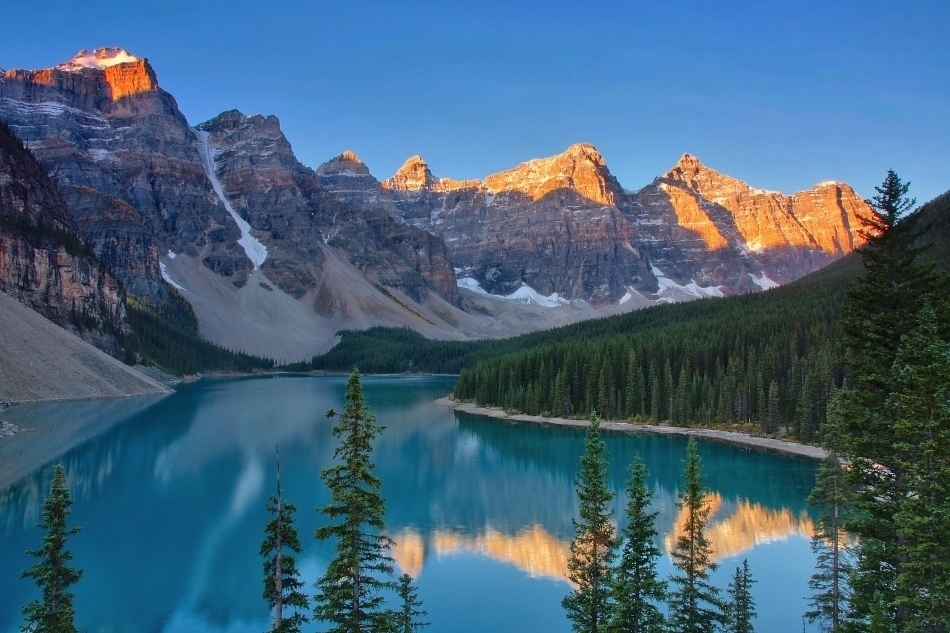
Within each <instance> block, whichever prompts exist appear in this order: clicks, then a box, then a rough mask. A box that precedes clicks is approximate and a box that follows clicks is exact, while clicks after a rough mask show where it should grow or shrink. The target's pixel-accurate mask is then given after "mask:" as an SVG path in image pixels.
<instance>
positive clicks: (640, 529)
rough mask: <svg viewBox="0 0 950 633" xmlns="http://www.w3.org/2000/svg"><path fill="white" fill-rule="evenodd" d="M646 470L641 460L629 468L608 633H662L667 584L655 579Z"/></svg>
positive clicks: (653, 531)
mask: <svg viewBox="0 0 950 633" xmlns="http://www.w3.org/2000/svg"><path fill="white" fill-rule="evenodd" d="M646 482H647V469H646V466H645V465H644V463H643V461H642V460H641V459H640V456H639V455H637V458H636V459H635V460H634V462H633V465H632V466H631V467H630V479H629V480H628V481H627V525H626V527H625V528H624V529H623V533H622V537H623V549H622V551H621V554H620V563H619V564H618V565H617V569H616V570H615V572H614V584H613V603H614V604H613V612H612V613H611V627H610V630H611V632H612V633H613V632H616V633H661V632H662V631H663V630H664V618H663V613H662V612H661V611H660V608H659V605H660V604H662V603H663V600H664V599H665V597H666V583H664V582H663V581H661V580H659V579H658V578H657V575H656V562H657V560H658V559H659V558H660V549H659V548H658V547H657V546H656V536H657V533H656V516H657V513H656V512H650V504H651V502H652V500H653V491H652V490H648V489H647V486H646Z"/></svg>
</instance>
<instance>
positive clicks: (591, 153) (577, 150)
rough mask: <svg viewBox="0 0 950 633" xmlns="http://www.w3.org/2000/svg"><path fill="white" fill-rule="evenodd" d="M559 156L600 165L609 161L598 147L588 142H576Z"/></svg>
mask: <svg viewBox="0 0 950 633" xmlns="http://www.w3.org/2000/svg"><path fill="white" fill-rule="evenodd" d="M558 156H563V157H569V158H575V159H581V160H587V161H590V162H592V163H595V164H598V165H606V164H607V161H605V160H604V157H603V155H602V154H601V153H600V151H599V150H598V149H597V148H596V147H594V145H593V144H591V143H586V142H585V143H574V144H573V145H571V146H570V147H568V148H567V149H566V150H564V151H563V152H562V153H561V154H559V155H558ZM552 158H557V156H555V157H552ZM542 160H543V159H542Z"/></svg>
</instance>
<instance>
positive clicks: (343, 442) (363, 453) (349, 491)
mask: <svg viewBox="0 0 950 633" xmlns="http://www.w3.org/2000/svg"><path fill="white" fill-rule="evenodd" d="M335 415H336V413H335V412H334V411H333V410H332V409H331V410H330V411H328V412H327V417H334V416H335ZM382 430H383V427H380V426H378V425H377V424H376V417H375V416H374V415H372V414H371V413H370V412H369V408H367V407H366V405H365V404H364V402H363V388H362V386H361V384H360V373H359V371H357V370H355V369H354V370H353V373H352V374H351V375H350V378H349V380H348V381H347V383H346V406H345V407H344V409H343V413H342V415H340V419H339V422H337V424H336V425H335V426H334V427H333V435H334V437H336V438H338V439H339V440H340V444H339V445H338V446H337V447H336V450H335V451H334V453H333V456H334V458H335V459H338V460H340V463H338V464H337V465H335V466H331V467H330V468H326V469H324V471H323V472H322V474H321V475H320V478H321V479H322V480H323V482H324V483H325V484H326V485H327V487H328V488H329V489H330V494H331V497H332V498H331V501H330V503H329V504H327V505H325V506H323V507H322V508H320V509H319V511H320V513H321V514H323V515H324V516H325V517H326V518H327V519H328V520H329V522H330V523H329V524H328V525H324V526H321V527H318V528H317V530H316V533H315V536H316V539H317V540H318V541H320V542H323V541H326V540H328V539H334V540H335V547H334V557H333V559H332V560H331V561H330V563H329V564H328V565H327V571H326V573H325V574H324V575H323V577H322V578H320V579H319V580H318V581H317V583H316V585H315V586H316V588H317V595H316V597H315V602H316V606H315V608H314V615H315V617H316V619H317V620H321V621H323V622H327V623H329V625H330V628H329V631H330V632H331V633H362V632H365V631H386V630H388V629H389V628H390V625H391V624H392V619H393V618H392V616H393V614H392V612H391V611H388V610H386V609H385V608H384V598H383V595H382V592H383V591H384V590H391V589H394V588H395V583H394V582H393V581H392V580H391V578H392V574H393V560H392V557H391V556H390V555H389V551H390V550H391V548H392V545H393V541H392V539H390V538H389V537H388V536H387V535H386V533H385V532H386V523H385V518H384V515H385V513H386V508H385V502H384V500H383V495H382V492H381V490H380V488H381V482H380V480H379V478H378V477H377V476H376V475H375V474H374V473H373V469H374V468H375V464H373V462H372V460H371V457H372V452H373V446H372V441H373V440H374V439H375V438H376V437H377V436H378V435H379V434H380V433H381V432H382Z"/></svg>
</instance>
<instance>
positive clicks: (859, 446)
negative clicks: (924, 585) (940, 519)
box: [841, 171, 939, 633]
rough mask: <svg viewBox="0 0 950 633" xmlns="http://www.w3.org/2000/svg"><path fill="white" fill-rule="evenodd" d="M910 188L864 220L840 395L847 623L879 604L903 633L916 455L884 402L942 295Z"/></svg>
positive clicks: (863, 618)
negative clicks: (921, 317) (926, 311)
mask: <svg viewBox="0 0 950 633" xmlns="http://www.w3.org/2000/svg"><path fill="white" fill-rule="evenodd" d="M909 185H910V183H904V182H902V181H901V179H900V178H899V177H898V176H897V174H895V173H894V172H893V171H889V172H888V173H887V177H886V178H885V179H884V182H883V183H882V185H881V186H880V187H876V191H877V193H878V195H877V196H875V197H874V198H873V200H871V201H869V202H870V204H871V207H872V214H871V215H870V216H869V217H866V218H861V221H862V224H863V225H864V235H865V236H866V237H867V238H868V243H867V244H866V245H865V246H864V248H863V249H862V250H861V257H862V261H863V263H864V273H865V274H864V276H863V277H862V278H860V279H859V280H858V282H857V283H856V284H855V286H854V287H853V288H852V289H851V291H850V292H849V294H848V296H849V299H850V303H849V305H848V308H847V313H846V318H845V324H844V329H845V333H846V335H847V343H848V346H849V348H850V351H851V355H850V356H849V359H850V363H849V367H848V369H849V378H850V384H851V388H850V389H849V390H847V391H845V392H843V394H842V396H841V407H842V410H843V416H842V420H843V422H844V430H845V433H846V436H847V441H846V442H845V457H846V458H847V459H848V461H849V462H850V463H851V468H850V470H849V475H850V480H851V482H852V484H853V486H854V489H855V495H854V504H855V509H856V510H857V511H856V512H855V513H854V514H853V515H852V518H851V520H850V522H849V525H848V526H847V527H848V528H849V531H850V532H853V533H854V535H855V536H856V537H857V541H858V544H859V545H858V547H857V550H856V552H857V557H856V558H857V560H856V566H855V572H854V574H852V578H851V589H852V592H853V595H852V600H851V605H850V606H851V616H852V617H853V619H854V620H855V621H856V622H858V623H862V622H864V623H867V622H869V621H870V618H871V611H872V608H879V607H875V604H876V603H879V602H881V601H883V604H885V605H887V616H888V619H889V620H891V621H893V622H894V625H895V630H896V631H898V633H902V632H903V631H904V630H905V626H906V624H907V622H908V620H909V616H910V607H909V605H908V604H907V602H906V596H902V595H899V594H898V588H899V583H898V578H899V577H901V575H902V574H904V573H905V566H906V564H907V563H908V560H909V558H908V556H909V553H908V549H907V543H906V537H905V535H904V534H903V533H902V532H901V531H900V525H899V523H898V522H897V521H896V520H895V515H896V514H897V513H898V512H899V511H900V509H901V508H902V507H905V501H906V500H907V499H908V496H909V495H910V494H912V491H911V489H910V487H909V486H910V478H911V474H910V472H909V471H908V465H909V464H911V463H912V462H913V461H914V460H915V459H916V453H917V449H916V448H915V447H914V446H911V445H909V444H908V443H906V442H902V441H901V438H900V437H898V429H897V427H898V419H897V418H896V417H895V412H894V409H893V408H891V407H889V406H888V401H889V399H891V398H892V393H893V392H894V386H895V385H894V371H893V370H894V364H895V360H896V359H897V354H898V348H899V347H900V344H901V337H902V335H904V334H905V333H907V332H909V331H910V330H911V329H912V328H913V326H914V323H915V320H916V317H917V314H918V312H919V311H920V309H921V306H922V305H923V302H924V300H925V299H926V298H927V297H928V296H931V297H935V296H937V293H938V292H939V289H938V278H937V277H936V275H935V274H934V272H933V267H932V266H928V265H923V264H922V263H921V261H920V255H921V254H922V253H923V252H924V250H925V249H926V247H925V246H921V244H920V243H921V241H922V240H923V238H924V231H925V229H926V227H923V226H921V225H920V216H919V214H911V213H910V211H911V210H912V209H913V207H914V204H915V201H914V200H913V199H910V198H908V197H907V191H908V188H909Z"/></svg>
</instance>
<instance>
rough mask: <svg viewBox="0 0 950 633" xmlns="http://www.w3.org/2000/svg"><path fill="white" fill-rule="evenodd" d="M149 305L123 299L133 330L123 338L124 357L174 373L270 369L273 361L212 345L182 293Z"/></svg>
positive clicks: (191, 373) (188, 373)
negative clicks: (165, 300) (204, 335)
mask: <svg viewBox="0 0 950 633" xmlns="http://www.w3.org/2000/svg"><path fill="white" fill-rule="evenodd" d="M171 296H172V298H171V300H170V301H168V302H166V303H164V304H162V305H159V306H153V305H150V304H147V303H143V302H140V301H136V300H135V299H132V298H127V299H126V308H127V310H128V315H129V325H131V326H132V330H133V332H134V333H133V334H132V336H130V337H128V338H127V339H126V340H125V341H124V347H125V354H126V361H127V362H130V361H131V359H136V358H137V359H139V361H140V362H143V363H145V364H148V365H155V366H157V367H160V368H161V369H164V370H165V371H168V372H171V373H173V374H175V375H177V376H183V375H194V374H197V373H199V372H203V371H235V372H247V371H252V370H255V369H270V368H272V367H273V366H274V361H273V360H271V359H269V358H261V357H259V356H251V355H250V354H245V353H243V352H236V351H233V350H228V349H225V348H223V347H221V346H219V345H215V344H214V343H211V342H209V341H207V340H205V339H204V338H202V337H201V334H200V333H199V332H198V318H197V317H196V316H195V312H194V310H193V309H192V307H191V304H189V303H188V301H187V300H185V299H184V298H183V297H181V296H180V295H179V294H177V293H175V292H172V293H171Z"/></svg>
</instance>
